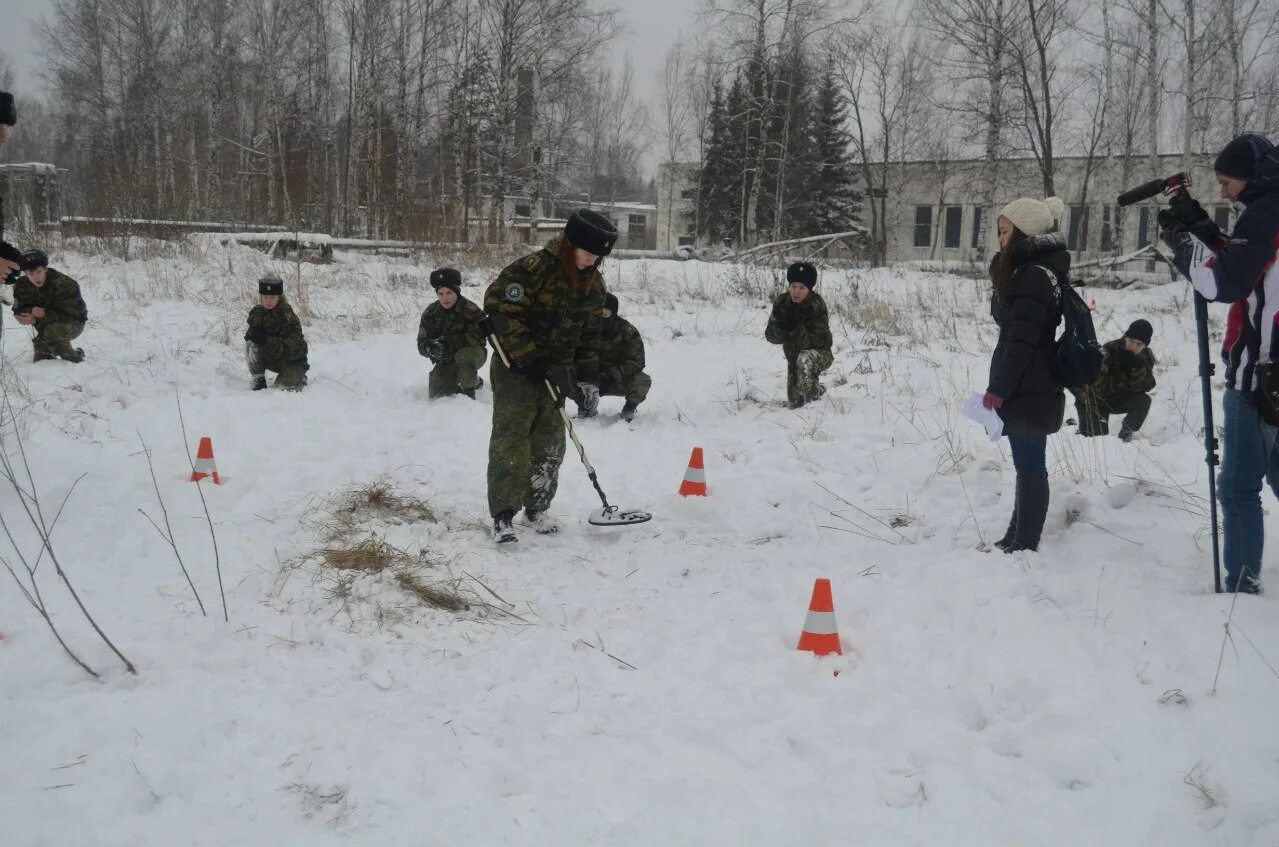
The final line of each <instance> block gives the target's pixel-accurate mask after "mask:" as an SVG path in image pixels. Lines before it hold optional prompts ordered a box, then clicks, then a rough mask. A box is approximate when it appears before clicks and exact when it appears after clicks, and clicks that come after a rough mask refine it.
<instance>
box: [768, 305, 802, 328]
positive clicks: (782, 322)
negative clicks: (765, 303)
mask: <svg viewBox="0 0 1279 847" xmlns="http://www.w3.org/2000/svg"><path fill="white" fill-rule="evenodd" d="M769 320H771V321H772V322H773V324H774V326H776V327H777V328H778V329H780V330H781V331H782V332H790V331H791V330H792V329H794V328H795V327H797V326H799V318H798V317H797V316H796V315H795V313H794V312H792V311H791V310H790V309H786V308H783V307H782V306H774V307H773V315H772V317H771V318H769Z"/></svg>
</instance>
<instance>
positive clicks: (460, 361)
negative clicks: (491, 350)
mask: <svg viewBox="0 0 1279 847" xmlns="http://www.w3.org/2000/svg"><path fill="white" fill-rule="evenodd" d="M431 287H432V288H434V289H435V296H436V297H438V298H439V299H438V300H437V301H436V302H434V303H432V304H431V305H429V306H427V307H426V311H424V312H423V313H422V321H421V323H420V324H418V328H417V352H419V353H421V354H422V355H423V356H425V357H426V358H428V359H430V360H431V363H432V364H433V365H434V367H432V368H431V376H430V382H429V383H428V387H427V391H428V394H429V396H430V398H431V399H432V400H434V399H435V398H436V397H449V396H452V395H454V394H458V393H459V392H460V393H462V394H465V395H466V396H467V397H470V398H471V399H472V400H474V399H475V391H476V389H478V388H479V387H480V386H481V385H483V384H484V380H482V379H480V377H479V373H478V372H479V369H480V367H481V366H482V365H483V364H484V357H485V355H486V352H485V350H484V332H483V330H481V329H480V321H482V320H484V312H482V311H480V307H479V306H477V305H475V304H474V303H472V302H471V301H470V300H467V299H466V298H465V297H463V296H462V275H461V274H460V273H458V272H457V271H455V270H454V269H453V268H440V269H439V270H436V271H432V272H431Z"/></svg>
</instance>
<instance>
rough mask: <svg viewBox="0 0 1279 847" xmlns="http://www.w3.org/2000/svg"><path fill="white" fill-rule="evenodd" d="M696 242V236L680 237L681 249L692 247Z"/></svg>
mask: <svg viewBox="0 0 1279 847" xmlns="http://www.w3.org/2000/svg"><path fill="white" fill-rule="evenodd" d="M696 242H697V237H696V236H694V235H681V236H680V237H679V246H680V247H692V246H693V245H694V244H695V243H696Z"/></svg>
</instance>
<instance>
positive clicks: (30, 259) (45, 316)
mask: <svg viewBox="0 0 1279 847" xmlns="http://www.w3.org/2000/svg"><path fill="white" fill-rule="evenodd" d="M22 270H23V271H24V272H25V273H24V274H23V276H21V277H19V278H18V281H17V282H16V283H14V286H13V314H14V316H15V317H16V318H17V320H18V323H20V324H22V325H23V326H30V327H35V331H36V334H35V338H33V339H31V346H32V347H33V348H34V351H35V354H34V356H33V357H32V361H36V362H42V361H44V360H46V359H53V358H56V357H61V358H63V359H66V360H67V361H68V362H83V361H84V350H82V349H81V348H79V347H72V346H71V342H72V341H74V340H75V339H76V338H79V337H80V333H82V332H84V325H85V323H86V322H87V321H88V320H89V310H88V309H87V308H85V305H84V298H83V297H81V296H80V284H79V283H78V282H76V281H75V280H74V279H72V278H71V277H69V276H67V275H66V274H64V273H59V272H58V271H56V270H54V269H53V268H51V267H49V257H48V256H47V255H45V254H44V252H43V251H41V250H29V251H27V252H26V253H23V254H22Z"/></svg>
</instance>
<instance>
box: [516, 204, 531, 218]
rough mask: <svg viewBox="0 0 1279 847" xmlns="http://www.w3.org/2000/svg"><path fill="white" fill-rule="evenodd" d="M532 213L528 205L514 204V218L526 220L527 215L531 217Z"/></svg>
mask: <svg viewBox="0 0 1279 847" xmlns="http://www.w3.org/2000/svg"><path fill="white" fill-rule="evenodd" d="M532 213H533V207H532V206H530V205H529V204H528V203H516V204H515V217H517V218H527V217H528V216H529V215H531V214H532Z"/></svg>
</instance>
